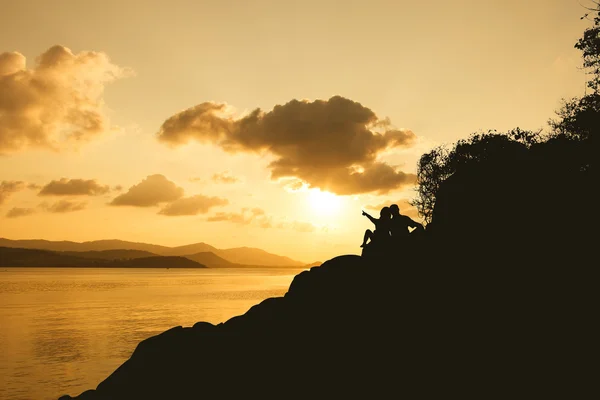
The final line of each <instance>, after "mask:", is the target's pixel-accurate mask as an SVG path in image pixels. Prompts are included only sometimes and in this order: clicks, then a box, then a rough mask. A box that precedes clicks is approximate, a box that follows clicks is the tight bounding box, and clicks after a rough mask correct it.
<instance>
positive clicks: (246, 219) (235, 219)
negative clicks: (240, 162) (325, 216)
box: [206, 207, 317, 232]
mask: <svg viewBox="0 0 600 400" xmlns="http://www.w3.org/2000/svg"><path fill="white" fill-rule="evenodd" d="M206 220H207V221H209V222H219V221H227V222H231V223H234V224H239V225H251V224H252V225H255V226H259V227H261V228H264V229H268V228H277V229H289V230H295V231H298V232H314V231H315V230H317V227H316V226H315V225H313V224H311V223H309V222H302V221H282V222H279V223H274V222H273V217H271V216H269V215H267V214H266V212H265V210H263V209H262V208H258V207H255V208H242V210H241V212H218V213H216V214H214V215H212V216H210V217H208V218H207V219H206Z"/></svg>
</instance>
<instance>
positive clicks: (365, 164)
mask: <svg viewBox="0 0 600 400" xmlns="http://www.w3.org/2000/svg"><path fill="white" fill-rule="evenodd" d="M583 4H585V2H583ZM0 9H1V12H0V237H5V238H9V239H34V238H35V239H48V240H73V241H87V240H96V239H123V240H130V241H139V242H148V243H155V244H162V245H168V246H176V245H184V244H189V243H195V242H206V243H209V244H211V245H213V246H216V247H219V248H229V247H239V246H251V247H259V248H262V249H264V250H267V251H269V252H273V253H277V254H281V255H286V256H289V257H291V258H294V259H297V260H300V261H305V262H311V261H315V260H321V261H325V260H326V259H328V258H331V257H333V256H336V255H340V254H347V253H350V254H358V253H359V252H360V248H359V245H360V243H361V241H362V235H363V232H364V230H365V229H367V228H371V227H372V226H371V224H370V223H369V221H368V220H367V219H366V218H365V217H363V216H361V210H362V209H365V210H367V211H369V212H371V213H372V214H373V215H374V216H378V208H379V207H381V205H384V204H385V205H389V204H391V203H397V204H399V205H400V210H401V212H402V213H405V214H408V215H411V216H413V217H415V214H414V209H410V207H409V206H408V205H407V203H406V202H407V201H408V200H410V199H411V198H413V197H414V194H415V192H414V182H415V175H414V174H415V173H416V162H417V160H418V158H419V156H420V155H421V154H423V153H424V152H427V151H428V150H430V149H431V148H432V147H434V146H436V145H439V144H443V143H452V142H454V141H455V140H457V139H460V138H466V137H468V135H469V134H470V133H472V132H476V131H479V130H487V129H497V130H499V131H503V130H507V129H511V128H515V127H521V128H523V129H532V130H537V129H541V128H544V129H545V128H546V127H547V125H546V123H547V121H548V119H549V118H551V117H553V116H554V111H555V110H556V109H558V108H559V107H560V100H561V98H567V97H571V96H580V95H582V94H583V92H584V87H585V82H586V76H585V74H584V73H583V71H581V70H580V69H579V66H580V65H581V56H580V52H579V51H578V50H576V49H574V48H573V45H574V44H575V43H576V41H577V39H578V38H579V37H580V36H581V34H582V32H583V30H584V29H585V28H586V27H587V26H589V24H590V23H589V22H588V21H586V20H581V19H580V17H581V16H582V15H583V14H584V12H585V10H584V9H583V8H582V6H581V5H580V3H579V2H578V1H577V0H528V1H522V0H504V1H491V0H463V1H447V0H444V1H442V0H429V1H404V0H396V1H389V0H385V1H379V0H370V1H360V2H359V1H350V0H346V1H328V0H319V1H301V2H300V1H299V2H292V1H281V0H278V1H201V0H185V1H184V0H170V1H151V0H144V1H142V0H140V1H131V0H119V1H115V0H103V1H96V0H94V1H92V0H89V1H87V0H85V1H81V0H72V1H66V0H55V1H45V0H40V1H30V0H19V1H10V0H0ZM415 218H416V217H415Z"/></svg>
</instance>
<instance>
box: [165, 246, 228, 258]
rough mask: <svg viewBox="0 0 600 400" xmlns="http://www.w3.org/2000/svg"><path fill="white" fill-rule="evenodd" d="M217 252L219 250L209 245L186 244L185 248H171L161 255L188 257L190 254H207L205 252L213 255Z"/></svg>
mask: <svg viewBox="0 0 600 400" xmlns="http://www.w3.org/2000/svg"><path fill="white" fill-rule="evenodd" d="M217 251H219V249H217V248H216V247H213V246H211V245H210V244H206V243H194V244H187V245H185V246H177V247H171V248H169V249H168V250H166V251H165V252H163V253H161V255H165V256H167V255H168V256H188V255H190V254H196V253H207V252H213V253H215V252H217Z"/></svg>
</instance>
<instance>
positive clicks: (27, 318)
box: [0, 267, 303, 400]
mask: <svg viewBox="0 0 600 400" xmlns="http://www.w3.org/2000/svg"><path fill="white" fill-rule="evenodd" d="M302 271H303V269H302V268H293V267H285V268H284V267H265V268H255V267H247V268H202V269H175V268H170V269H167V268H164V269H162V268H147V269H146V268H144V269H134V268H0V399H2V400H4V399H7V400H8V399H10V400H21V399H23V400H37V399H40V400H43V399H54V400H56V399H58V398H59V397H60V396H62V395H64V394H69V395H71V396H74V395H78V394H80V393H81V392H83V391H85V390H88V389H94V388H96V386H97V385H98V384H99V383H100V382H101V381H103V380H104V379H106V378H107V377H108V376H109V375H110V374H111V373H112V372H113V371H114V370H115V369H116V368H117V367H118V366H119V365H121V364H122V363H123V362H125V361H126V360H127V359H128V358H129V357H130V356H131V354H132V352H133V351H134V350H135V348H136V346H137V344H138V343H139V342H140V341H142V340H144V339H146V338H148V337H151V336H154V335H156V334H159V333H161V332H164V331H166V330H168V329H170V328H172V327H175V326H184V327H189V326H192V325H194V323H196V322H198V321H206V322H210V323H213V324H217V323H220V322H225V321H227V320H228V319H229V318H231V317H234V316H236V315H241V314H244V313H245V312H246V311H248V309H250V307H252V306H253V305H255V304H258V303H260V302H261V301H262V300H264V299H266V298H269V297H278V296H283V295H284V294H285V293H286V292H287V290H288V288H289V285H290V283H291V282H292V280H293V278H294V276H295V275H297V274H299V273H300V272H302Z"/></svg>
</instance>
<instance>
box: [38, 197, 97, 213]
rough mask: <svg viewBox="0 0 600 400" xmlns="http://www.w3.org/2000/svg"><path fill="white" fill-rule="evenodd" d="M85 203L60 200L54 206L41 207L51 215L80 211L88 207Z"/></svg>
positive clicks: (42, 205)
mask: <svg viewBox="0 0 600 400" xmlns="http://www.w3.org/2000/svg"><path fill="white" fill-rule="evenodd" d="M86 205H87V203H85V202H75V201H71V200H59V201H57V202H55V203H53V204H48V203H45V202H44V203H41V204H40V207H41V208H43V209H44V210H46V211H48V212H51V213H67V212H73V211H80V210H83V209H84V208H85V207H86Z"/></svg>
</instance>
